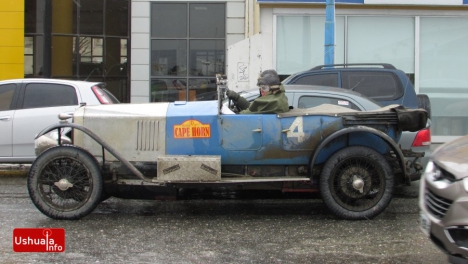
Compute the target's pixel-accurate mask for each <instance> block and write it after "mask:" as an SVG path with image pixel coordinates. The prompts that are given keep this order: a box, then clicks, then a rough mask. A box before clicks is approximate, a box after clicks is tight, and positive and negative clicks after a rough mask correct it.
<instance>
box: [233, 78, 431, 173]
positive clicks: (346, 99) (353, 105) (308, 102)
mask: <svg viewBox="0 0 468 264" xmlns="http://www.w3.org/2000/svg"><path fill="white" fill-rule="evenodd" d="M284 88H285V90H286V93H285V94H286V96H287V97H288V101H289V105H290V106H291V107H293V108H310V107H316V106H319V105H321V104H333V105H337V106H341V107H347V108H350V109H354V110H359V111H372V110H376V109H379V108H382V107H383V106H382V105H381V104H380V103H379V102H377V101H375V100H373V99H371V98H368V97H366V96H364V95H362V94H360V93H358V92H354V91H350V90H346V89H341V88H337V87H328V86H319V85H287V84H286V85H284ZM239 94H240V95H241V96H243V97H244V98H246V99H247V101H249V102H251V101H253V100H255V98H257V97H258V96H259V95H260V93H259V90H258V88H257V89H251V90H247V91H242V92H240V93H239ZM225 104H227V102H225ZM429 123H430V121H429ZM429 123H428V125H427V127H426V128H424V129H421V130H419V131H415V132H411V131H405V132H403V134H402V136H401V138H400V139H399V141H398V144H400V146H401V148H402V149H403V150H405V151H404V154H405V156H406V158H407V162H408V168H411V171H412V177H411V178H412V180H413V181H414V180H419V179H420V177H421V174H422V172H423V169H424V166H425V165H426V164H427V161H428V157H429V156H430V154H431V148H430V146H431V131H430V124H429Z"/></svg>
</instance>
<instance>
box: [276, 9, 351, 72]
mask: <svg viewBox="0 0 468 264" xmlns="http://www.w3.org/2000/svg"><path fill="white" fill-rule="evenodd" d="M344 24H345V23H344V17H339V16H337V17H336V18H335V44H336V45H335V63H337V64H338V63H344V43H345V42H344ZM324 25H325V17H324V16H299V15H298V16H293V15H284V16H283V15H281V16H278V17H277V24H276V28H277V29H276V70H277V72H278V73H279V74H288V75H289V74H293V73H296V72H299V71H305V70H309V69H311V68H312V67H314V66H317V65H322V64H324V52H325V48H324V44H325V27H324Z"/></svg>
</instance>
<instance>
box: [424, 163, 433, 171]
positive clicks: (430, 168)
mask: <svg viewBox="0 0 468 264" xmlns="http://www.w3.org/2000/svg"><path fill="white" fill-rule="evenodd" d="M424 171H425V172H433V171H434V162H432V161H428V162H427V164H426V169H425V170H424Z"/></svg>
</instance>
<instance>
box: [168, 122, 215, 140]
mask: <svg viewBox="0 0 468 264" xmlns="http://www.w3.org/2000/svg"><path fill="white" fill-rule="evenodd" d="M209 137H211V127H210V125H209V124H202V123H201V122H200V121H198V120H194V119H191V120H187V121H185V122H183V123H182V124H180V125H174V138H209Z"/></svg>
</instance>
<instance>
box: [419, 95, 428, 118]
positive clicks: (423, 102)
mask: <svg viewBox="0 0 468 264" xmlns="http://www.w3.org/2000/svg"><path fill="white" fill-rule="evenodd" d="M417 97H418V107H419V108H422V109H424V110H426V112H427V117H429V118H430V117H431V100H429V96H427V94H418V95H417Z"/></svg>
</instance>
